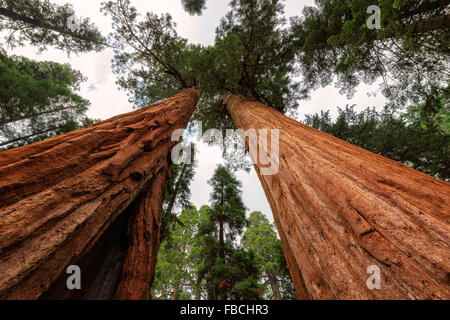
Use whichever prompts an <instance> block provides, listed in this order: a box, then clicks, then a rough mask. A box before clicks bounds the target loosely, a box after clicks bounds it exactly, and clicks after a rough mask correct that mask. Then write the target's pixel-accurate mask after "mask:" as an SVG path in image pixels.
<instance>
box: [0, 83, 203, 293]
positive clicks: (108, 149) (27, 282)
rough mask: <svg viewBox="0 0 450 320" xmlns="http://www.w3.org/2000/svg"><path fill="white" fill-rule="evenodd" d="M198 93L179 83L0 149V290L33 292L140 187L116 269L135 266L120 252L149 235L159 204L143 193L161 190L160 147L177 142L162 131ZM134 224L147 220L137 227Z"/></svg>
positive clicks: (184, 113)
mask: <svg viewBox="0 0 450 320" xmlns="http://www.w3.org/2000/svg"><path fill="white" fill-rule="evenodd" d="M200 94H201V92H200V91H199V90H195V89H187V90H185V91H183V92H182V93H180V94H178V95H175V96H173V97H171V98H169V99H166V100H164V101H162V102H159V103H157V104H155V105H152V106H149V107H145V108H142V109H139V110H137V111H134V112H130V113H127V114H124V115H120V116H117V117H114V118H111V119H109V120H106V121H103V122H100V123H97V124H95V125H93V126H91V127H88V128H85V129H82V130H77V131H74V132H70V133H67V134H64V135H61V136H58V137H55V138H52V139H49V140H46V141H42V142H39V143H35V144H32V145H29V146H25V147H21V148H16V149H12V150H8V151H4V152H2V153H0V271H1V272H0V299H35V298H39V297H40V296H41V295H42V294H43V293H44V292H45V291H46V290H47V289H48V288H49V287H50V286H51V285H52V284H53V283H54V282H55V280H56V279H57V278H58V276H60V275H63V274H64V273H65V268H66V267H67V266H68V265H70V264H71V263H72V262H73V261H78V260H79V258H80V257H83V256H88V253H89V250H90V249H91V248H92V247H93V246H94V245H95V244H96V242H97V240H98V239H99V238H100V237H101V236H102V235H103V234H104V233H105V231H107V230H108V228H109V227H110V225H111V224H112V223H113V222H114V220H115V219H116V218H117V217H118V216H119V215H120V214H122V213H123V212H124V211H125V210H126V209H128V208H129V207H130V205H131V204H132V203H133V201H135V199H136V198H137V197H138V196H139V195H142V197H143V199H146V200H147V202H145V203H144V204H140V205H141V207H143V209H142V210H137V214H136V210H135V211H133V212H132V214H130V216H131V217H133V219H134V220H135V221H136V222H138V225H137V226H134V225H133V224H131V230H132V232H131V235H132V241H131V242H130V243H129V248H128V253H127V258H125V260H126V261H127V262H126V263H128V264H129V265H125V266H123V267H122V269H123V272H122V275H127V274H128V272H131V273H133V272H135V271H134V268H137V267H138V266H137V265H136V264H135V263H136V261H133V262H131V261H130V260H129V257H130V256H131V255H133V254H134V252H135V251H139V250H141V247H140V244H139V243H138V244H137V241H140V240H142V236H144V237H145V238H144V239H145V241H146V242H147V243H153V242H158V241H157V240H155V239H156V234H157V232H153V231H154V229H155V228H156V227H155V225H159V224H158V221H157V219H159V218H160V210H159V209H158V208H159V205H160V204H156V203H153V202H152V203H150V201H153V200H154V199H157V200H159V198H158V193H159V192H163V191H162V185H163V182H164V181H163V180H164V179H166V178H164V179H163V177H166V176H167V174H168V161H169V158H168V155H169V154H170V152H171V150H172V148H173V146H174V145H175V144H176V143H177V142H175V141H171V134H172V132H173V131H174V130H175V129H180V128H185V127H186V125H187V123H188V121H189V118H190V117H191V115H192V113H193V111H194V109H195V106H196V104H197V102H198V99H199V97H200ZM164 183H165V182H164ZM143 201H145V200H143ZM158 210H159V212H158ZM133 213H135V214H134V215H133ZM151 215H153V216H151ZM148 219H150V220H148ZM155 219H156V221H155ZM143 223H149V224H150V225H149V226H145V228H144V229H145V230H144V229H142V228H143V227H144V226H143V225H142V224H143ZM148 228H151V232H153V233H152V234H150V235H149V234H148V232H149V229H148ZM142 230H144V233H142V232H141V231H142ZM158 232H159V231H158ZM149 237H150V240H148V238H149ZM105 250H108V248H105ZM142 254H148V253H142ZM152 254H153V253H152ZM153 255H154V254H153ZM138 256H139V259H138V261H139V262H140V263H141V262H142V261H143V260H142V258H143V257H142V256H140V254H138ZM116 260H117V259H116ZM152 261H153V260H152ZM153 263H154V262H153ZM142 266H143V265H142V264H140V265H139V267H142ZM148 267H149V266H147V265H146V268H143V270H144V269H145V271H144V273H145V275H146V276H147V277H150V276H151V272H150V271H151V270H152V268H153V267H154V266H151V267H150V269H148ZM149 270H150V271H149ZM82 273H83V270H82ZM63 278H64V277H63ZM131 278H133V277H131ZM124 279H129V278H127V276H125V278H122V280H121V282H120V285H121V286H126V285H125V284H124V281H125V280H124ZM140 288H142V287H140V286H139V287H137V290H138V289H140ZM114 289H115V288H114ZM136 294H137V293H136ZM139 296H140V297H141V296H145V295H139Z"/></svg>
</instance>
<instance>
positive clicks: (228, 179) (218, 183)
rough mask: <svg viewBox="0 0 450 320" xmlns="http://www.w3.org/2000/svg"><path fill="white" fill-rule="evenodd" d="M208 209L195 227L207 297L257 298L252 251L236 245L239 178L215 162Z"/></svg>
mask: <svg viewBox="0 0 450 320" xmlns="http://www.w3.org/2000/svg"><path fill="white" fill-rule="evenodd" d="M209 184H210V185H211V186H212V188H213V191H212V193H211V204H212V206H211V209H210V210H209V211H208V215H207V217H206V219H204V222H203V224H202V226H201V228H200V230H199V235H198V236H199V237H200V238H201V239H202V242H203V248H204V249H203V250H202V251H203V252H202V254H201V257H202V266H201V268H200V269H199V271H198V273H199V280H200V281H201V280H203V279H204V280H205V282H206V290H207V296H208V299H221V300H226V299H228V298H230V297H234V298H235V299H238V298H247V299H248V298H253V299H254V298H257V297H258V296H259V291H260V290H261V289H260V286H259V284H258V283H257V279H258V276H259V268H258V267H257V265H256V260H255V255H254V253H253V252H250V251H246V250H243V249H239V248H237V247H236V243H235V241H236V237H237V236H238V235H239V234H241V233H242V232H243V228H244V227H245V226H246V224H247V220H246V217H245V207H244V204H243V202H242V199H241V194H240V193H241V191H240V185H241V184H240V182H239V181H238V180H237V179H236V177H235V176H234V174H233V173H232V172H231V171H229V170H228V169H227V168H226V167H224V166H221V165H219V166H218V167H217V169H216V171H215V172H214V175H213V177H212V178H211V180H210V181H209Z"/></svg>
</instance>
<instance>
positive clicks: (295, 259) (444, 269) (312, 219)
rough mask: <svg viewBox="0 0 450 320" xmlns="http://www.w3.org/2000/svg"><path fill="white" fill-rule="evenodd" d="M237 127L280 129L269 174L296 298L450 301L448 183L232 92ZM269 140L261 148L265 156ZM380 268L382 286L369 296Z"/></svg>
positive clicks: (268, 188) (266, 180) (266, 179)
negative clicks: (374, 269) (274, 169)
mask: <svg viewBox="0 0 450 320" xmlns="http://www.w3.org/2000/svg"><path fill="white" fill-rule="evenodd" d="M224 100H225V102H226V103H227V108H228V110H229V112H230V114H231V116H232V118H233V120H234V121H235V123H236V125H237V127H238V128H241V129H243V130H248V129H256V130H258V129H263V128H265V129H280V141H279V149H280V154H279V160H280V161H279V166H280V169H279V172H278V173H277V174H275V175H271V176H267V175H266V176H263V175H261V174H260V169H261V168H263V167H266V166H265V165H263V164H262V163H261V162H260V161H259V159H256V160H257V164H256V165H255V169H256V171H257V173H258V176H259V179H260V181H261V184H262V186H263V189H264V191H265V194H266V196H267V198H268V200H269V203H270V206H271V208H272V211H273V214H274V220H275V223H276V225H277V228H278V231H279V234H280V238H281V241H282V244H283V248H284V251H285V255H286V260H287V263H288V266H289V269H290V272H291V276H292V279H293V281H294V284H295V287H296V290H297V295H298V297H299V298H300V299H307V298H311V299H330V298H332V299H413V298H419V299H448V298H449V297H450V287H449V286H448V274H449V265H450V250H449V243H450V238H449V235H450V225H449V221H450V216H449V212H448V207H449V205H450V185H449V184H448V183H447V182H444V181H440V180H437V179H435V178H433V177H430V176H428V175H425V174H423V173H420V172H418V171H415V170H413V169H411V168H408V167H406V166H404V165H402V164H400V163H397V162H395V161H392V160H390V159H387V158H384V157H382V156H379V155H376V154H373V153H371V152H368V151H367V150H364V149H362V148H359V147H356V146H353V145H351V144H349V143H346V142H344V141H342V140H339V139H337V138H335V137H332V136H330V135H328V134H326V133H324V132H320V131H318V130H316V129H313V128H310V127H308V126H305V125H303V124H301V123H299V122H297V121H295V120H293V119H290V118H288V117H286V116H284V115H282V114H281V113H279V112H277V111H276V110H274V109H271V108H269V107H267V106H264V105H263V104H261V103H259V102H256V101H254V100H249V99H245V98H242V97H237V96H231V95H228V96H227V97H225V98H224ZM268 146H270V143H266V144H264V145H260V148H262V151H265V152H267V153H268V154H270V150H267V148H268ZM371 265H378V266H379V267H380V270H381V279H382V287H381V289H380V290H370V289H369V288H368V287H367V286H366V280H367V279H368V277H369V276H370V274H367V268H368V267H369V266H371Z"/></svg>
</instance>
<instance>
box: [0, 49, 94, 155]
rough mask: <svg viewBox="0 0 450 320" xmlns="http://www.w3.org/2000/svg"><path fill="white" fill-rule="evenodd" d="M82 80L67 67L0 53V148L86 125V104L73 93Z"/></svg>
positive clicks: (78, 74) (87, 122) (88, 121)
mask: <svg viewBox="0 0 450 320" xmlns="http://www.w3.org/2000/svg"><path fill="white" fill-rule="evenodd" d="M83 80H84V78H83V77H82V75H81V74H80V73H79V72H78V71H75V70H73V69H72V68H70V66H69V65H62V64H58V63H55V62H49V61H44V62H37V61H34V60H30V59H27V58H24V57H17V56H7V55H6V53H4V52H3V51H0V136H1V140H2V141H1V142H0V146H1V147H6V148H11V147H15V146H19V145H23V144H28V143H32V142H36V141H40V140H43V139H45V138H49V137H51V136H54V135H58V134H61V133H64V132H68V131H71V130H75V129H78V128H81V127H83V126H86V125H89V124H90V121H91V122H92V120H90V119H87V118H86V117H85V112H86V110H87V108H88V106H89V102H88V101H87V100H85V99H83V98H82V97H80V96H79V95H77V94H76V93H75V91H76V90H78V89H79V84H80V82H81V81H83Z"/></svg>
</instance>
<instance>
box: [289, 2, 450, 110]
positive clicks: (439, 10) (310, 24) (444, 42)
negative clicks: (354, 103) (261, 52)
mask: <svg viewBox="0 0 450 320" xmlns="http://www.w3.org/2000/svg"><path fill="white" fill-rule="evenodd" d="M374 4H375V5H378V6H379V7H380V9H381V29H378V30H377V29H374V30H370V29H369V28H368V27H367V24H366V22H367V19H368V18H369V14H368V13H367V12H366V10H367V8H368V7H369V6H370V5H374ZM445 8H446V5H443V3H442V1H440V0H431V1H417V0H405V1H395V2H394V1H392V0H378V1H373V0H350V1H349V0H316V7H305V9H304V10H303V17H301V18H295V19H293V20H292V28H291V30H292V46H293V50H296V51H297V60H298V62H299V66H300V72H301V74H302V76H303V82H302V95H303V96H304V97H306V96H308V94H309V93H310V91H311V90H314V89H317V88H318V87H320V86H322V87H323V86H327V85H330V84H332V83H333V82H335V83H336V85H337V86H338V87H340V88H341V90H342V92H343V93H344V92H345V93H347V94H348V95H349V96H351V95H353V93H354V91H355V88H356V87H357V86H358V85H359V84H360V83H361V82H363V83H368V84H372V83H373V82H375V81H376V80H377V79H379V78H381V79H383V83H382V85H381V89H382V92H383V94H384V95H385V96H386V97H387V98H389V100H390V101H391V103H392V105H395V106H401V107H403V106H405V105H407V104H408V103H409V104H417V103H421V102H423V101H424V100H425V99H426V98H427V97H428V96H429V95H430V94H432V93H434V94H436V95H437V96H439V95H440V94H442V89H441V88H443V87H445V86H446V85H447V83H448V82H449V80H450V79H449V73H448V63H449V55H448V53H449V50H448V44H449V40H450V38H449V33H448V30H447V29H446V28H443V27H442V26H443V23H442V24H436V23H434V24H433V23H428V22H427V21H431V19H441V20H442V19H444V20H443V21H445V18H444V17H443V15H444V12H445ZM441 22H442V21H441ZM439 91H440V92H439Z"/></svg>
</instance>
